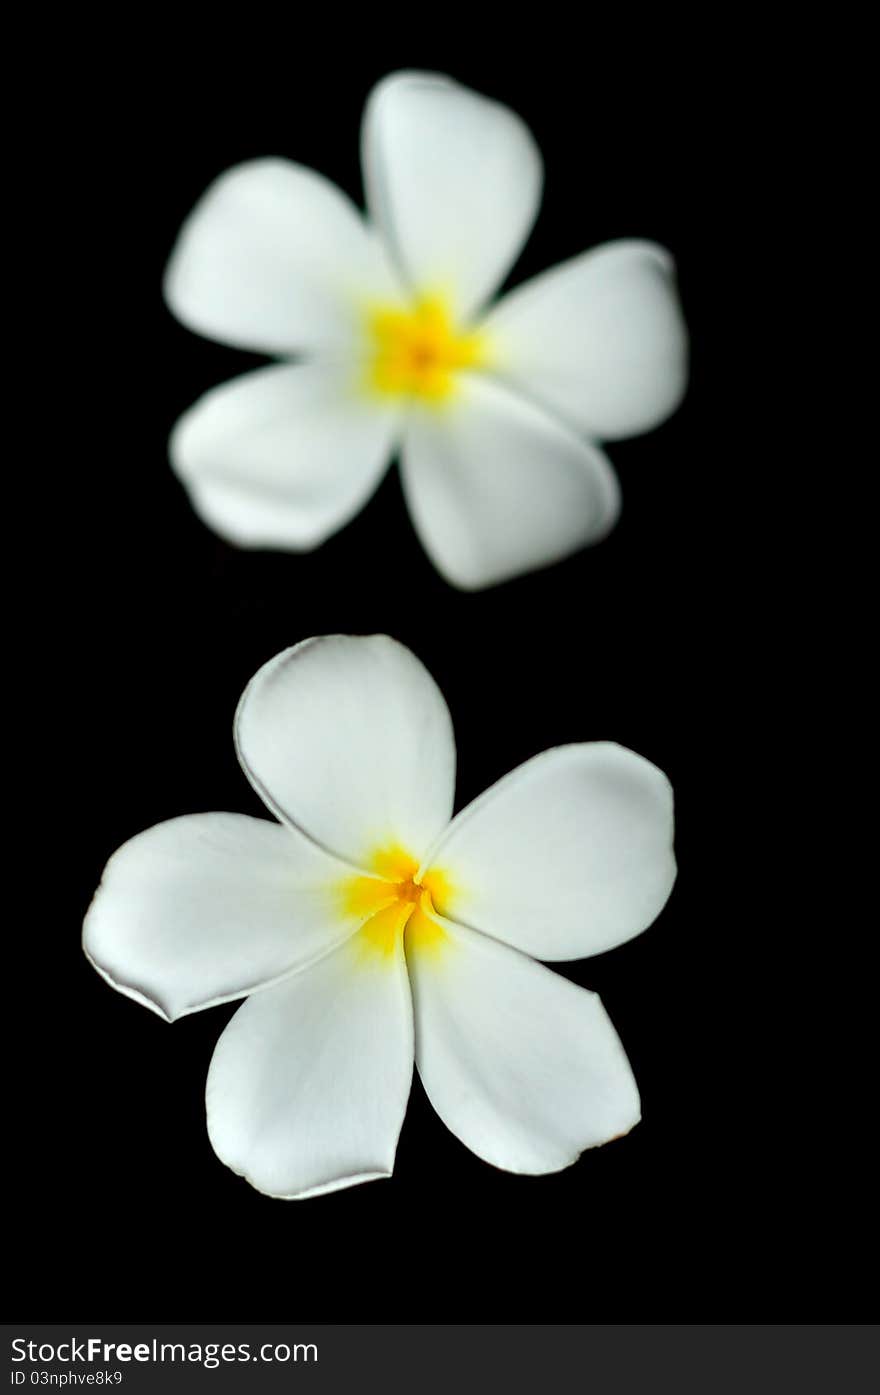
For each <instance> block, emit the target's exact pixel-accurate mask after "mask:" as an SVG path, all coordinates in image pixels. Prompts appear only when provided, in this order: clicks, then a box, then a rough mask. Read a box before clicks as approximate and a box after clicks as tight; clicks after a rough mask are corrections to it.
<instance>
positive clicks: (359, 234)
mask: <svg viewBox="0 0 880 1395" xmlns="http://www.w3.org/2000/svg"><path fill="white" fill-rule="evenodd" d="M398 294H399V283H398V281H397V278H396V276H395V274H394V272H393V271H392V270H391V268H390V266H389V263H388V261H387V258H386V254H385V251H384V249H383V247H382V246H381V243H380V239H379V238H378V237H377V236H376V235H375V234H374V233H372V232H371V231H370V230H369V229H368V228H367V225H366V223H365V222H364V220H363V218H362V217H361V215H360V213H359V212H358V210H357V209H356V208H355V207H354V205H353V204H352V203H350V202H349V200H348V199H347V198H346V196H345V195H344V194H343V193H342V191H341V190H340V189H337V188H336V186H335V185H334V184H331V183H330V181H329V180H327V179H325V178H324V177H323V175H320V174H316V173H315V171H314V170H310V169H305V168H304V167H303V166H302V165H295V164H293V163H291V162H290V161H289V160H278V159H268V160H251V161H248V162H247V163H245V164H242V165H236V166H235V167H234V168H233V169H230V170H227V171H226V173H225V174H222V175H221V176H220V177H219V179H216V180H215V181H214V183H213V184H212V185H211V186H210V187H209V188H208V190H207V191H206V193H205V194H203V196H202V198H201V199H200V200H199V202H198V203H197V204H196V206H195V208H194V209H193V211H192V213H191V214H190V215H189V217H188V218H187V220H186V222H185V223H184V225H183V228H182V229H181V232H180V236H179V238H178V241H177V244H176V246H175V248H174V250H173V252H172V254H171V259H170V261H169V263H168V268H167V270H166V273H165V299H166V301H167V302H168V305H169V307H170V309H171V310H172V311H173V312H174V314H175V315H176V316H177V318H178V319H179V320H182V321H183V323H184V324H185V325H187V326H188V327H189V328H190V329H194V330H196V331H198V333H200V334H204V335H207V336H208V337H209V338H211V339H219V340H221V341H222V342H223V343H226V344H233V345H236V346H237V347H239V348H243V349H256V350H257V351H259V352H261V353H279V354H290V353H295V352H300V351H302V350H305V349H308V350H314V349H323V348H328V347H331V346H332V347H334V348H336V347H344V346H350V345H352V344H353V343H355V342H356V341H357V340H358V338H359V336H360V332H361V318H362V306H363V301H364V299H365V298H366V299H367V300H369V299H371V298H376V297H379V298H386V297H394V296H395V295H398Z"/></svg>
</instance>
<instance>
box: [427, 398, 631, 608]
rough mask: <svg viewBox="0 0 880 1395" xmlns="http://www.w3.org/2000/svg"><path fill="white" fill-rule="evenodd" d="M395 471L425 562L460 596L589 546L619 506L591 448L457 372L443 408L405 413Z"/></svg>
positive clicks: (602, 462) (612, 482)
mask: <svg viewBox="0 0 880 1395" xmlns="http://www.w3.org/2000/svg"><path fill="white" fill-rule="evenodd" d="M401 469H402V476H403V487H404V492H405V495H406V499H407V503H408V505H409V509H410V513H411V514H412V518H413V523H414V524H415V527H416V529H417V531H418V533H419V536H420V538H421V540H422V544H423V546H424V548H425V550H426V552H427V553H428V556H429V557H430V558H431V560H432V562H433V563H434V565H435V567H437V569H438V571H440V572H441V573H442V575H443V576H445V577H446V579H447V581H450V582H452V584H453V585H454V586H460V587H462V588H463V589H465V590H476V589H478V588H479V587H481V586H491V585H493V584H494V583H495V582H498V581H505V580H506V579H507V578H508V577H512V576H518V575H519V574H520V573H522V572H527V571H532V570H534V568H536V567H543V566H546V565H547V564H548V563H550V562H558V561H559V560H560V559H561V558H563V557H567V556H568V555H569V554H570V553H572V552H574V551H576V550H577V549H578V548H580V547H583V546H584V545H585V544H586V543H590V542H597V541H598V540H599V538H602V537H604V536H605V534H606V533H607V532H608V530H609V528H611V527H612V525H613V523H614V522H615V520H616V518H617V515H618V512H619V508H620V495H619V489H618V485H617V481H616V479H615V476H614V473H613V471H612V469H611V466H610V465H609V464H608V461H607V460H606V458H605V456H604V455H603V454H602V452H601V450H599V448H598V446H594V445H591V444H590V443H589V442H588V441H584V440H581V439H580V438H579V437H578V436H576V435H575V434H574V432H573V431H571V430H570V429H569V428H568V427H567V426H564V425H562V424H561V423H560V422H558V421H556V420H554V419H553V418H551V417H550V416H548V415H547V413H546V412H544V411H543V410H542V409H540V408H538V407H534V406H532V404H531V403H529V402H527V401H526V400H525V399H524V398H522V397H520V396H518V395H516V394H514V393H512V392H510V391H509V390H508V389H507V388H505V387H502V386H500V385H499V384H496V383H492V382H490V381H489V380H487V379H485V378H482V377H480V376H478V375H476V374H462V375H461V379H460V382H459V385H458V388H457V396H456V398H455V400H454V401H453V402H452V403H450V404H449V406H448V407H447V408H445V409H442V410H434V411H430V410H428V411H414V412H413V413H412V414H411V416H410V418H409V420H408V422H407V425H406V427H405V433H404V443H403V452H402V460H401Z"/></svg>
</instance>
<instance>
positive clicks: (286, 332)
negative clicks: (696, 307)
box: [165, 72, 686, 589]
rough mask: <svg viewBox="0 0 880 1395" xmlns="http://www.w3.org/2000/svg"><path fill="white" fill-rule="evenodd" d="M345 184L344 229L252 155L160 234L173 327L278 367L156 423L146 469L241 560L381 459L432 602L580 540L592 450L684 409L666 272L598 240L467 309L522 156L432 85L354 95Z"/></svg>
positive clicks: (324, 195) (611, 487)
mask: <svg viewBox="0 0 880 1395" xmlns="http://www.w3.org/2000/svg"><path fill="white" fill-rule="evenodd" d="M362 163H363V172H364V184H365V188H366V202H367V206H368V209H369V213H370V218H371V222H370V223H367V222H365V221H364V219H363V218H362V216H361V214H360V213H359V212H358V210H357V209H356V208H355V207H354V206H353V205H352V204H351V203H350V202H349V201H348V199H347V198H346V197H345V195H344V194H342V193H341V192H340V190H339V189H337V188H335V187H334V185H332V184H330V183H329V182H328V181H327V180H326V179H324V178H322V176H321V175H319V174H316V173H315V172H314V171H312V170H309V169H305V168H304V167H303V166H301V165H296V164H292V163H289V162H287V161H285V160H278V159H267V160H255V161H252V162H249V163H246V164H242V165H239V166H237V167H236V168H234V169H231V170H229V171H228V172H227V173H226V174H224V175H222V176H221V177H220V178H219V179H218V180H217V181H216V182H215V183H214V184H213V185H212V186H211V187H210V188H209V189H208V191H207V193H206V194H205V195H204V196H203V198H202V199H201V201H200V202H199V204H198V205H197V206H196V208H195V210H194V212H193V213H192V214H191V215H190V217H189V219H188V220H187V222H186V223H185V225H184V228H183V230H182V232H181V235H180V239H179V241H178V244H177V247H176V248H175V250H174V252H173V254H172V257H171V261H170V263H169V267H168V271H167V275H166V281H165V294H166V298H167V301H168V304H169V306H170V307H171V309H172V310H173V311H174V313H175V314H176V315H177V316H178V317H179V318H180V319H181V320H182V321H183V323H184V324H186V325H188V326H189V327H190V328H191V329H194V330H197V331H199V332H200V333H202V334H205V335H208V336H209V337H211V338H213V339H219V340H221V341H222V342H224V343H227V344H232V345H235V346H237V347H240V348H245V349H252V350H257V351H259V352H261V353H267V354H271V355H275V356H280V357H285V358H291V357H293V356H298V359H299V361H297V362H286V363H281V364H273V365H271V366H269V367H266V368H259V369H257V370H256V371H255V372H251V373H246V374H244V376H242V377H239V378H236V379H235V380H234V381H232V382H230V383H227V384H225V385H224V386H222V387H219V388H216V389H214V390H213V391H212V392H209V393H207V394H206V395H205V396H204V397H202V398H201V399H200V400H199V401H198V402H197V403H196V404H195V406H194V407H192V408H191V409H190V410H189V411H188V412H187V413H185V415H184V416H183V417H182V418H181V420H180V422H179V423H178V425H177V427H176V428H175V431H174V433H173V435H172V440H171V459H172V463H173V465H174V467H175V469H176V471H177V473H178V475H179V476H180V478H181V479H182V481H183V483H184V484H185V486H186V488H187V490H188V491H189V494H190V497H191V499H192V502H193V505H194V507H195V508H196V510H197V511H198V513H199V514H200V515H201V516H202V518H203V519H204V520H205V521H206V522H207V523H208V524H210V525H211V526H212V527H213V528H215V529H216V530H217V532H219V533H221V534H222V535H223V536H224V537H226V538H228V539H230V540H231V541H232V542H235V543H238V544H240V545H242V546H246V547H278V548H287V549H294V550H300V549H307V548H312V547H315V546H317V545H318V544H319V543H321V542H323V541H324V539H325V538H327V537H328V536H329V535H330V534H331V533H334V532H336V530H337V529H339V528H341V527H342V526H343V524H344V523H346V522H348V520H349V519H350V518H352V517H353V516H354V514H356V513H357V512H358V510H359V509H361V508H362V507H363V505H364V503H365V502H366V500H367V499H368V498H369V496H370V495H371V494H372V493H373V491H374V490H375V489H376V487H377V485H378V483H379V481H380V479H381V478H382V475H383V474H384V472H385V470H386V468H387V465H388V463H389V461H390V459H391V458H392V456H393V455H394V454H395V453H397V454H399V457H400V462H401V471H402V479H403V488H404V493H405V496H406V500H407V504H408V507H409V510H410V513H411V515H412V519H413V522H414V524H415V527H416V529H417V531H418V534H419V536H420V538H421V540H422V543H423V545H424V547H425V549H426V551H427V553H428V555H429V556H430V558H431V559H432V561H433V562H434V564H435V566H436V567H437V568H438V570H439V571H440V572H441V573H442V574H443V576H445V577H446V578H447V580H448V581H450V582H452V583H453V584H454V585H457V586H460V587H463V588H465V589H476V588H478V587H481V586H488V585H491V584H492V583H494V582H497V581H502V580H504V579H505V578H507V577H511V576H515V575H517V574H518V573H520V572H525V571H529V570H531V569H532V568H535V567H541V566H544V565H545V564H547V563H549V562H553V561H556V560H558V559H560V558H562V557H565V556H567V555H568V554H569V553H571V552H573V551H574V550H576V549H577V548H579V547H581V546H583V545H584V544H585V543H589V542H594V541H596V540H597V539H598V538H600V537H602V536H603V535H604V534H605V533H606V532H607V531H608V529H609V528H610V527H611V526H612V524H613V523H614V521H615V519H616V517H617V513H618V509H619V494H618V486H617V482H616V479H615V476H614V473H613V471H612V469H611V466H610V465H609V463H608V460H607V458H606V456H605V455H604V453H603V452H602V450H601V449H600V448H599V446H598V445H597V444H596V442H597V441H599V440H613V439H615V438H619V437H624V436H633V435H637V434H639V433H640V432H643V431H647V430H649V429H650V428H651V427H653V426H656V425H657V424H658V423H659V422H661V421H662V420H663V419H664V418H665V417H666V416H668V415H669V413H670V412H672V411H673V409H674V408H675V407H676V405H677V404H678V402H679V400H680V398H681V396H682V393H683V391H684V386H685V379H686V335H685V329H684V325H683V322H682V318H681V313H680V310H679V305H678V300H677V296H676V290H675V282H674V270H673V265H672V259H671V257H670V256H669V254H668V252H666V251H665V250H664V249H663V248H662V247H658V246H656V245H655V244H653V243H650V242H643V241H619V242H611V243H608V244H606V245H604V246H602V247H599V248H596V249H595V250H594V251H592V252H588V253H586V254H584V255H582V256H578V257H574V258H573V259H572V260H571V261H568V262H565V263H564V264H562V265H560V266H558V267H555V268H553V269H552V270H551V271H548V272H545V273H544V274H543V275H540V276H538V277H536V278H535V279H534V280H532V281H529V282H527V283H526V284H525V285H522V286H519V287H517V288H516V289H515V290H514V291H513V292H512V293H510V294H508V295H506V296H505V297H504V299H503V300H501V301H500V302H499V303H498V304H496V305H495V306H494V307H492V308H489V309H487V308H486V307H487V302H488V301H489V299H490V297H491V296H492V294H493V292H494V291H495V290H496V289H497V288H498V286H499V285H500V284H501V282H502V281H503V279H504V277H505V275H506V274H507V272H508V270H509V269H510V267H511V266H512V264H513V262H514V261H515V260H516V257H517V255H518V253H519V251H520V249H521V248H522V246H523V244H524V242H525V241H526V238H527V237H528V234H529V232H530V231H531V228H532V225H533V223H534V221H535V217H536V215H537V212H538V206H539V203H540V198H541V186H542V165H541V157H540V154H539V152H538V149H537V147H536V145H535V142H534V140H533V138H532V136H531V134H530V132H529V131H528V129H527V128H526V126H525V125H524V124H523V122H522V121H521V120H520V119H519V117H518V116H516V115H515V114H514V113H513V112H512V111H510V110H509V109H508V108H506V107H504V106H500V105H499V104H498V103H497V102H493V101H489V100H487V99H486V98H484V97H482V96H480V95H479V94H477V93H475V92H472V91H470V90H469V89H468V88H465V87H462V86H460V85H459V84H457V83H455V82H453V81H452V80H451V79H449V78H446V77H441V76H438V75H436V74H431V73H410V72H404V73H396V74H393V75H392V76H391V77H389V78H386V79H385V80H384V81H383V82H381V83H379V85H378V86H377V87H376V88H375V89H374V91H373V92H372V94H371V96H370V98H369V100H368V102H367V105H366V110H365V113H364V120H363V128H362ZM578 177H579V178H580V177H581V176H580V174H579V175H578Z"/></svg>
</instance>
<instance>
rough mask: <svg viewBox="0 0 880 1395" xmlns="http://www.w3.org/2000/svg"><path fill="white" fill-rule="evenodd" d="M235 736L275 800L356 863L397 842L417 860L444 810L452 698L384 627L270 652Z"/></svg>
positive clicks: (260, 786) (261, 790)
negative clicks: (377, 632) (378, 631)
mask: <svg viewBox="0 0 880 1395" xmlns="http://www.w3.org/2000/svg"><path fill="white" fill-rule="evenodd" d="M235 741H236V749H237V750H238V756H239V760H240V761H241V763H242V766H243V767H244V771H245V774H246V775H247V777H248V779H249V780H250V782H251V784H252V785H253V786H254V788H255V789H256V790H257V792H258V794H259V795H260V796H261V798H262V799H264V800H265V801H266V803H267V804H268V806H269V808H270V809H272V810H274V812H275V813H277V814H278V816H279V818H282V819H284V820H285V822H288V823H291V824H293V825H295V826H297V827H299V828H301V829H303V831H304V832H306V833H307V834H308V835H309V836H310V837H312V838H314V839H315V841H316V842H318V843H320V844H322V845H323V846H324V847H326V848H329V849H330V850H331V851H332V852H334V853H336V854H337V855H338V856H340V857H344V858H347V859H348V860H349V861H351V862H353V863H355V864H357V865H358V866H361V867H369V866H370V865H371V863H372V859H373V856H374V855H375V854H376V853H377V852H378V851H380V850H384V849H388V848H390V847H392V846H396V847H401V848H403V849H405V850H406V851H407V852H408V853H409V854H410V855H411V856H413V857H414V858H415V859H416V860H417V861H418V859H419V858H420V857H421V855H422V853H423V852H424V851H425V849H426V848H427V847H428V845H429V844H430V843H431V842H432V841H433V840H434V839H435V838H436V837H437V836H438V834H439V833H440V831H441V830H442V829H443V828H444V827H445V826H446V824H447V823H448V822H449V818H450V815H451V813H452V801H453V794H454V788H455V741H454V738H453V733H452V721H451V719H450V716H449V710H448V708H447V706H446V703H445V702H444V700H443V695H442V693H441V692H440V690H439V688H438V687H437V685H436V683H435V682H434V680H433V679H432V677H431V675H430V674H429V673H428V671H427V669H425V667H424V666H423V665H422V664H421V663H419V660H418V659H417V658H416V657H415V655H414V654H411V653H410V651H409V650H408V649H405V648H404V646H403V645H402V644H398V643H397V642H396V641H395V640H393V639H389V638H388V636H387V635H370V636H368V637H352V636H349V635H328V636H324V637H322V638H319V639H308V640H305V641H304V643H302V644H298V645H295V646H294V648H292V649H287V650H285V651H284V653H282V654H278V655H277V656H276V657H275V658H274V659H270V661H269V662H268V663H267V664H264V666H263V667H262V668H261V669H260V671H259V672H258V673H257V674H256V675H255V677H254V678H252V679H251V681H250V683H249V684H248V686H247V688H246V689H245V692H244V695H243V697H242V699H241V702H240V703H239V707H238V712H237V713H236V718H235Z"/></svg>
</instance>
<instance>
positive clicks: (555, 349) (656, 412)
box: [485, 241, 687, 440]
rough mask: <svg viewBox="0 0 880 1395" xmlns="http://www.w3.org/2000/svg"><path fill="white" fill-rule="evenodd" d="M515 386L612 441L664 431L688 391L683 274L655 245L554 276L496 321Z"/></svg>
mask: <svg viewBox="0 0 880 1395" xmlns="http://www.w3.org/2000/svg"><path fill="white" fill-rule="evenodd" d="M485 328H486V330H487V331H488V333H490V334H491V336H492V342H493V344H494V346H495V352H496V355H497V357H498V361H499V366H500V368H501V369H502V370H503V372H504V373H505V375H506V376H507V377H508V379H509V380H510V381H511V382H513V383H516V384H518V385H520V386H521V387H523V388H525V389H526V390H527V391H528V392H529V393H530V394H533V395H534V396H535V398H536V399H538V400H539V401H541V402H543V403H544V404H545V406H547V407H549V408H550V409H551V410H553V411H555V412H559V413H560V414H561V415H562V416H563V417H564V418H565V419H566V420H567V421H569V422H570V423H571V424H572V425H573V426H575V427H576V428H577V429H578V430H580V431H584V432H586V433H587V435H590V436H598V437H600V438H601V439H603V440H613V439H614V438H615V437H620V436H635V435H638V433H639V432H641V431H648V430H650V429H651V427H653V426H657V425H659V423H660V422H661V421H663V420H664V419H665V418H666V417H668V416H669V414H670V412H673V411H674V410H675V408H676V407H677V406H678V404H679V402H680V401H681V399H682V396H683V395H684V390H685V387H686V385H687V330H686V328H685V324H684V320H683V318H682V314H681V307H680V305H679V300H678V293H677V290H676V284H675V267H674V264H673V261H672V258H671V256H670V255H669V253H668V252H667V251H665V249H664V248H662V247H658V246H657V245H656V244H655V243H652V242H636V241H621V242H609V243H607V244H606V245H605V246H603V247H597V248H595V249H594V250H593V251H591V252H585V253H584V254H583V256H580V257H574V258H573V259H572V260H571V261H569V262H564V263H563V264H562V265H561V266H557V267H553V268H551V270H550V271H545V272H544V273H543V274H542V275H540V276H536V277H535V278H534V279H533V280H531V281H527V282H526V283H525V285H523V286H518V287H517V288H516V290H514V291H512V292H511V293H510V295H507V296H505V297H504V299H503V300H501V301H500V303H499V304H498V305H497V306H495V307H494V309H493V310H492V311H491V312H490V314H489V315H488V316H487V319H486V323H485Z"/></svg>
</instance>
